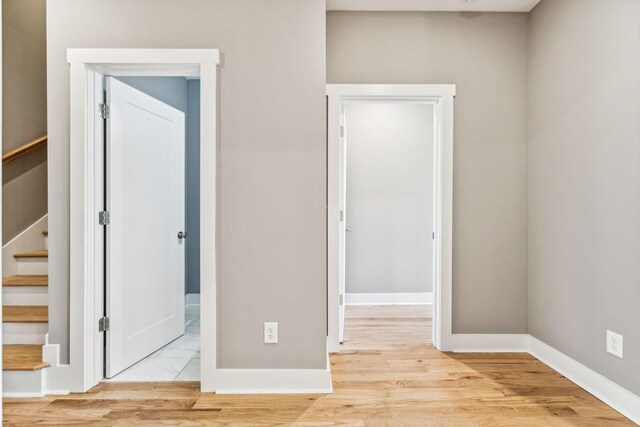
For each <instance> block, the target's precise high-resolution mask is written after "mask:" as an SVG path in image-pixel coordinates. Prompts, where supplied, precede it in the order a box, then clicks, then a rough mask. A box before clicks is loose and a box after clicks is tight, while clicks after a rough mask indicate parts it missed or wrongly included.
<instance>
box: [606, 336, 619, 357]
mask: <svg viewBox="0 0 640 427" xmlns="http://www.w3.org/2000/svg"><path fill="white" fill-rule="evenodd" d="M622 344H623V343H622V335H620V334H616V333H615V332H611V331H607V353H611V354H613V355H614V356H617V357H619V358H620V359H622Z"/></svg>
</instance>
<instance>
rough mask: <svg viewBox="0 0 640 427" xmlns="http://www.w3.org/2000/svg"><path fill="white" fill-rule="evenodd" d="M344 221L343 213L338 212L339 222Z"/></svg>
mask: <svg viewBox="0 0 640 427" xmlns="http://www.w3.org/2000/svg"><path fill="white" fill-rule="evenodd" d="M342 221H344V211H340V222H342Z"/></svg>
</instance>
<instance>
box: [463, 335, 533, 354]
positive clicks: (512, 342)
mask: <svg viewBox="0 0 640 427" xmlns="http://www.w3.org/2000/svg"><path fill="white" fill-rule="evenodd" d="M528 343H529V335H528V334H452V335H451V350H452V351H453V352H455V353H526V352H527V351H528V348H529V345H528Z"/></svg>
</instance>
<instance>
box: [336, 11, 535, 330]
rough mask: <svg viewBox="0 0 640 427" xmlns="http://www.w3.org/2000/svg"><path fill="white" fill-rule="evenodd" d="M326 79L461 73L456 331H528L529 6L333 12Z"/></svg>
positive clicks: (438, 79)
mask: <svg viewBox="0 0 640 427" xmlns="http://www.w3.org/2000/svg"><path fill="white" fill-rule="evenodd" d="M327 81H328V83H453V84H456V99H455V102H454V173H453V331H454V332H455V333H523V332H527V14H525V13H404V12H400V13H394V12H389V13H387V12H329V13H328V14H327Z"/></svg>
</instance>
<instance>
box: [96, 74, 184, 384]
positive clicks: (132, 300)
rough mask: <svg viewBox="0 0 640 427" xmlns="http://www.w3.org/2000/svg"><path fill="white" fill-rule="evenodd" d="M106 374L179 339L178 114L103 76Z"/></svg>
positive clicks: (180, 144) (181, 202)
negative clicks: (106, 222)
mask: <svg viewBox="0 0 640 427" xmlns="http://www.w3.org/2000/svg"><path fill="white" fill-rule="evenodd" d="M106 87H107V104H108V105H109V106H110V117H109V119H107V125H106V127H107V138H106V140H107V149H106V156H107V166H106V171H107V172H106V173H107V177H106V187H107V188H106V195H107V200H106V205H107V210H108V211H109V214H110V223H109V225H108V226H107V249H106V254H107V257H106V271H107V278H106V281H107V289H106V312H107V316H108V317H109V323H110V325H109V331H108V332H107V348H106V376H107V377H108V378H111V377H113V376H114V375H116V374H118V373H119V372H121V371H122V370H124V369H126V368H128V367H129V366H131V365H132V364H134V363H136V362H137V361H139V360H141V359H142V358H144V357H146V356H147V355H149V354H151V353H153V352H154V351H156V350H157V349H159V348H161V347H162V346H164V345H165V344H167V343H169V342H170V341H172V340H174V339H176V338H178V337H179V336H180V335H182V334H184V292H185V291H184V289H185V282H184V281H185V274H184V269H185V246H186V245H185V242H184V239H183V238H179V237H178V233H179V232H184V231H185V229H184V227H185V170H184V168H185V116H184V113H182V112H181V111H178V110H176V109H175V108H173V107H170V106H169V105H167V104H164V103H162V102H160V101H158V100H157V99H155V98H152V97H151V96H148V95H146V94H144V93H142V92H140V91H138V90H136V89H134V88H132V87H130V86H127V85H126V84H124V83H122V82H120V81H118V80H116V79H114V78H112V77H107V78H106Z"/></svg>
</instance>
